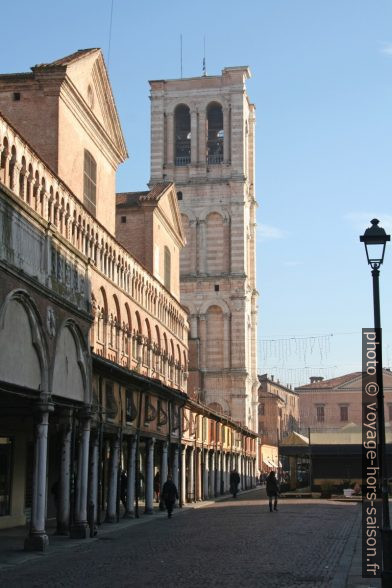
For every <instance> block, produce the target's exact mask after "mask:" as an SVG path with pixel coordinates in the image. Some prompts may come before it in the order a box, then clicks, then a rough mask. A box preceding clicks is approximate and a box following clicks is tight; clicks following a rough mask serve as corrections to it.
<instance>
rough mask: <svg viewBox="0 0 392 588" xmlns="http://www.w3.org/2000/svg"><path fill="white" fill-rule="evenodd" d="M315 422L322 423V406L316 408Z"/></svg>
mask: <svg viewBox="0 0 392 588" xmlns="http://www.w3.org/2000/svg"><path fill="white" fill-rule="evenodd" d="M316 415H317V422H318V423H323V422H324V406H316Z"/></svg>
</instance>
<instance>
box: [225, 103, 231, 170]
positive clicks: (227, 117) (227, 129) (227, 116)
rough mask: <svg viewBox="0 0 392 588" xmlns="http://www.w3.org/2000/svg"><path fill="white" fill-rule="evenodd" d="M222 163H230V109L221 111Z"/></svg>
mask: <svg viewBox="0 0 392 588" xmlns="http://www.w3.org/2000/svg"><path fill="white" fill-rule="evenodd" d="M223 162H224V163H229V162H230V108H229V107H226V108H224V109H223Z"/></svg>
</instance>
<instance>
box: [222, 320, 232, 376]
mask: <svg viewBox="0 0 392 588" xmlns="http://www.w3.org/2000/svg"><path fill="white" fill-rule="evenodd" d="M230 341H231V338H230V314H229V313H227V312H225V313H224V314H223V367H224V368H227V369H229V368H230V363H231V362H230Z"/></svg>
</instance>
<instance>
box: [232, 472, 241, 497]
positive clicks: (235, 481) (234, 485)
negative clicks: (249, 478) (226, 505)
mask: <svg viewBox="0 0 392 588" xmlns="http://www.w3.org/2000/svg"><path fill="white" fill-rule="evenodd" d="M239 483H240V475H239V473H238V472H237V470H236V469H234V470H232V471H231V472H230V492H231V493H232V495H233V498H237V492H238V484H239Z"/></svg>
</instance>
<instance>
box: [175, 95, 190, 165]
mask: <svg viewBox="0 0 392 588" xmlns="http://www.w3.org/2000/svg"><path fill="white" fill-rule="evenodd" d="M174 118H175V124H174V129H175V130H174V132H175V163H176V165H177V166H181V165H188V164H189V163H190V162H191V113H190V111H189V107H188V106H186V105H185V104H179V105H178V106H177V108H176V110H175V112H174Z"/></svg>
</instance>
